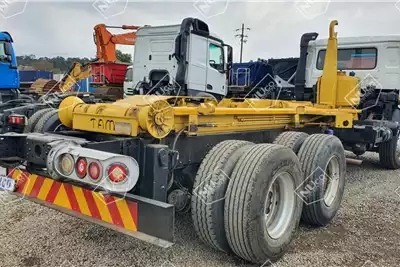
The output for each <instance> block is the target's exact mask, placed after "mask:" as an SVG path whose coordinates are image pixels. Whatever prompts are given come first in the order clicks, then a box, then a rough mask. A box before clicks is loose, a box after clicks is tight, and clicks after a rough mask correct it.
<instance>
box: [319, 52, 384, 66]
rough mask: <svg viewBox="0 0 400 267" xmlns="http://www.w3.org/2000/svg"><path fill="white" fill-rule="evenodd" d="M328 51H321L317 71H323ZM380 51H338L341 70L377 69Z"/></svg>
mask: <svg viewBox="0 0 400 267" xmlns="http://www.w3.org/2000/svg"><path fill="white" fill-rule="evenodd" d="M325 55H326V50H321V51H319V54H318V60H317V69H318V70H323V69H324V63H325ZM377 55H378V51H377V49H376V48H350V49H338V69H339V70H372V69H375V68H376V64H377Z"/></svg>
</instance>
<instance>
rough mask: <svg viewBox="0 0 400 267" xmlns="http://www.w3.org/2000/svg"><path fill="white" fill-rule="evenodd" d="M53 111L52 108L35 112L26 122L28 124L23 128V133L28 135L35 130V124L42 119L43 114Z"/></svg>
mask: <svg viewBox="0 0 400 267" xmlns="http://www.w3.org/2000/svg"><path fill="white" fill-rule="evenodd" d="M52 110H54V109H53V108H45V109H41V110H39V111H37V112H36V113H34V114H33V115H32V116H31V117H30V118H29V120H28V124H27V125H26V126H25V128H24V133H30V132H32V131H33V130H34V129H35V126H36V124H37V123H38V121H39V120H40V119H41V118H42V117H43V115H44V114H46V113H48V112H49V111H52Z"/></svg>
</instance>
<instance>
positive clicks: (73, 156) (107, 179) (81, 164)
mask: <svg viewBox="0 0 400 267" xmlns="http://www.w3.org/2000/svg"><path fill="white" fill-rule="evenodd" d="M47 167H48V169H49V171H50V172H49V173H56V174H57V176H61V177H64V178H68V179H72V180H79V181H80V182H83V183H87V184H91V185H95V186H96V187H102V188H104V189H106V190H109V191H111V192H128V191H130V190H132V189H133V187H134V186H135V185H136V183H137V181H138V178H139V166H138V163H137V162H136V160H135V159H133V158H131V157H127V156H121V155H117V154H112V153H107V152H101V151H95V150H92V149H87V148H82V147H79V146H75V145H72V146H71V144H68V145H66V146H65V145H64V146H57V147H56V148H53V149H52V151H50V153H49V156H48V158H47Z"/></svg>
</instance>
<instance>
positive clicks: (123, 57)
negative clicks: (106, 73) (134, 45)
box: [115, 50, 132, 63]
mask: <svg viewBox="0 0 400 267" xmlns="http://www.w3.org/2000/svg"><path fill="white" fill-rule="evenodd" d="M115 54H116V56H117V60H118V61H120V62H124V63H132V55H130V54H125V53H122V52H121V51H120V50H117V51H116V52H115Z"/></svg>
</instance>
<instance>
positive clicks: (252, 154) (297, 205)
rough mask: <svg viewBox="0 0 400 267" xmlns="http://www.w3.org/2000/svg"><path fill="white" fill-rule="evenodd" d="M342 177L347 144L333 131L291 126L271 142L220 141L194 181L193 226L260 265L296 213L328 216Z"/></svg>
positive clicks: (283, 239)
mask: <svg viewBox="0 0 400 267" xmlns="http://www.w3.org/2000/svg"><path fill="white" fill-rule="evenodd" d="M296 154H298V155H296ZM344 175H345V158H344V149H343V146H342V145H341V143H340V141H339V140H338V139H337V138H336V137H334V136H328V135H313V136H308V135H307V134H303V133H292V132H289V133H284V134H283V135H281V136H280V137H278V139H277V140H276V142H275V143H274V144H261V145H255V144H253V143H249V142H245V141H225V142H222V143H220V144H218V145H217V146H215V147H214V149H212V150H211V151H210V152H209V153H208V155H207V156H206V157H205V159H204V160H203V162H202V164H201V166H200V168H199V171H198V173H197V176H196V179H195V185H194V189H193V193H192V202H191V207H192V218H193V222H194V227H195V230H196V232H197V233H198V236H199V237H200V239H201V240H202V241H203V242H205V243H206V244H208V245H210V246H212V247H214V248H216V249H218V250H221V251H224V252H231V251H233V252H234V253H235V254H237V255H238V256H240V257H241V258H243V259H246V260H248V261H250V262H254V263H258V264H264V263H266V262H268V261H270V262H274V261H277V260H278V259H280V258H281V257H282V256H283V255H284V254H285V253H286V252H287V250H288V248H289V245H290V243H291V241H292V240H293V239H294V237H295V234H296V231H297V228H298V225H299V222H300V219H302V220H303V221H304V222H306V223H309V224H312V225H318V226H322V225H326V224H328V223H329V222H330V221H331V220H332V219H333V217H334V216H335V215H336V212H337V210H338V209H339V207H340V203H341V199H342V195H343V190H344Z"/></svg>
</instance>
